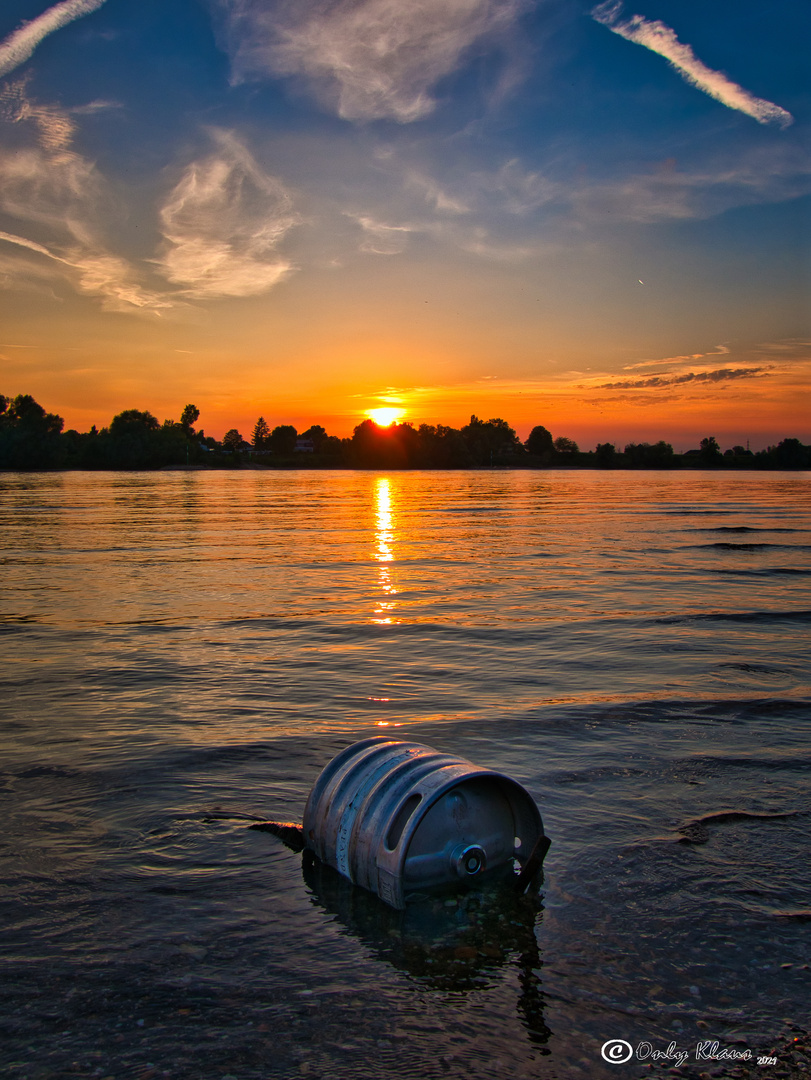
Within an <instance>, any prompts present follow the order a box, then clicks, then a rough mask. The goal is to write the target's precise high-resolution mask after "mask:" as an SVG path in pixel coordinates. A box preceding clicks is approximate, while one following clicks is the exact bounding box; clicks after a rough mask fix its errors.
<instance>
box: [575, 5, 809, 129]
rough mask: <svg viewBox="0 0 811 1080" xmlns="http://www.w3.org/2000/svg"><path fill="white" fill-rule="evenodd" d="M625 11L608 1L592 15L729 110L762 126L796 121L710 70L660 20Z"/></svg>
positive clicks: (595, 9) (783, 124)
mask: <svg viewBox="0 0 811 1080" xmlns="http://www.w3.org/2000/svg"><path fill="white" fill-rule="evenodd" d="M621 11H622V4H621V3H620V2H619V0H607V2H606V3H603V4H598V5H597V7H595V8H594V9H593V10H592V13H591V14H592V16H593V18H594V19H596V20H597V22H598V23H601V24H602V25H603V26H607V27H608V29H609V30H611V31H612V32H613V33H615V34H619V36H620V37H623V38H625V39H626V40H627V41H633V42H635V43H636V44H637V45H643V46H644V47H645V48H646V49H650V50H651V52H655V53H658V54H659V56H663V57H664V58H665V59H666V60H667V61H668V62H669V63H670V65H671V66H672V67H674V68H675V69H676V71H678V73H679V74H680V75H681V77H682V78H683V79H685V80H686V81H687V82H688V83H691V84H692V85H693V86H697V87H698V89H699V90H703V91H704V93H705V94H709V96H710V97H712V98H715V100H716V101H720V102H721V103H722V104H723V105H726V106H727V108H729V109H737V110H738V112H742V113H746V115H747V116H751V117H752V118H753V119H755V120H757V122H758V123H759V124H771V123H775V124H778V125H779V126H780V127H783V128H784V127H788V125H789V124H791V123H792V122H793V120H794V117H793V116H792V115H791V113H790V112H787V111H786V109H782V108H781V107H780V106H779V105H774V104H773V103H772V102H771V101H765V100H764V99H763V98H758V97H755V96H754V94H750V93H749V91H748V90H744V89H743V87H742V86H738V84H737V83H734V82H733V81H732V80H731V79H728V78H727V76H726V75H724V74H723V73H722V72H720V71H713V69H712V68H709V67H707V65H706V64H704V63H702V62H701V60H699V59H698V57H697V56H696V55H695V53H694V52H693V50H692V49H691V48H690V46H689V45H684V44H682V42H680V41H679V39H678V38H677V37H676V34H675V33H674V31H673V30H671V29H670V27H669V26H666V25H665V23H663V22H660V21H659V20H656V21H654V22H649V21H648V20H647V19H645V18H644V17H643V16H642V15H632V16H631V18H630V19H625V20H621V19H620V13H621Z"/></svg>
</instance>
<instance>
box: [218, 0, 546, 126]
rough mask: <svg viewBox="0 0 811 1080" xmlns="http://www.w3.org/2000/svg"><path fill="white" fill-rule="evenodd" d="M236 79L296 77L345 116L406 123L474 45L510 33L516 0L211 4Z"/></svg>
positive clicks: (240, 0) (226, 0) (420, 113)
mask: <svg viewBox="0 0 811 1080" xmlns="http://www.w3.org/2000/svg"><path fill="white" fill-rule="evenodd" d="M220 6H221V7H222V9H223V10H224V11H225V13H226V17H227V37H228V44H229V51H230V53H231V57H232V63H233V71H234V77H235V79H236V80H237V81H242V80H244V79H248V78H255V77H257V76H259V77H266V76H268V75H275V76H278V75H282V76H293V77H298V78H302V79H304V80H305V82H306V83H307V84H308V85H309V86H310V88H311V89H312V91H313V92H314V93H315V96H316V97H317V98H318V99H319V100H320V101H321V102H322V104H325V105H326V106H327V107H329V108H330V109H332V110H334V111H335V112H337V114H338V115H339V116H341V117H343V119H345V120H360V121H363V120H375V119H391V120H396V121H398V122H400V123H409V122H411V121H414V120H419V119H420V118H422V117H424V116H427V115H428V114H429V113H431V112H432V111H433V109H434V108H435V106H436V101H435V98H434V97H433V94H432V92H433V89H434V87H435V86H436V84H437V82H438V81H439V80H440V79H442V78H444V77H445V76H447V75H449V74H451V72H453V71H455V70H456V69H457V68H458V67H459V66H460V64H461V63H462V61H463V58H464V55H465V53H466V52H467V51H468V50H469V49H470V48H471V46H473V45H474V44H475V43H476V42H479V41H481V40H483V39H490V40H492V39H493V38H494V37H496V36H497V35H499V34H501V33H503V32H504V31H505V30H507V29H508V28H509V27H511V26H512V25H513V24H514V22H515V20H516V18H517V16H518V14H519V13H520V12H521V11H522V10H524V8H525V6H526V5H525V3H524V0H408V2H407V3H404V2H403V0H277V2H276V3H272V4H268V3H267V2H266V0H220Z"/></svg>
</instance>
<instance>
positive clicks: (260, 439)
mask: <svg viewBox="0 0 811 1080" xmlns="http://www.w3.org/2000/svg"><path fill="white" fill-rule="evenodd" d="M269 440H270V428H269V427H268V425H267V421H266V420H265V418H264V416H260V417H259V419H258V420H257V421H256V423H255V424H254V428H253V438H252V439H251V442H252V443H253V448H254V450H267V449H268V446H269Z"/></svg>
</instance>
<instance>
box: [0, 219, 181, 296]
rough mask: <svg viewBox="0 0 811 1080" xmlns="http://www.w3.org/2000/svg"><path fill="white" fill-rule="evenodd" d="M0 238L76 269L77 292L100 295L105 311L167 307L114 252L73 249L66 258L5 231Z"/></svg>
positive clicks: (0, 233)
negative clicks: (136, 280)
mask: <svg viewBox="0 0 811 1080" xmlns="http://www.w3.org/2000/svg"><path fill="white" fill-rule="evenodd" d="M0 241H5V242H6V243H8V244H15V245H16V246H17V247H21V248H25V249H27V250H28V251H33V252H36V254H38V255H44V256H45V257H46V258H48V259H51V260H53V261H54V262H58V263H61V264H62V265H63V266H67V267H70V269H71V270H75V271H77V272H78V273H77V274H76V275H73V276H74V277H76V279H77V285H78V288H79V290H80V292H84V293H87V294H88V295H90V296H99V297H101V298H102V301H103V306H104V307H105V308H106V309H107V310H108V311H124V312H126V311H131V310H132V309H133V308H144V309H148V310H150V311H153V312H155V313H156V314H157V313H158V311H159V310H160V309H161V308H168V307H171V303H170V302H169V301H167V300H164V299H162V298H161V297H160V296H158V295H157V294H156V293H153V292H150V291H148V290H145V289H143V288H141V286H140V285H138V284H137V283H136V282H135V281H134V280H133V273H132V268H131V267H130V265H129V263H127V262H126V260H124V259H120V258H118V257H117V256H115V255H110V254H108V253H106V252H103V251H96V252H90V251H83V250H81V249H79V248H75V249H73V251H72V254H71V256H70V257H65V256H62V255H57V254H56V253H55V252H53V251H50V250H49V249H48V248H47V247H45V246H44V245H43V244H38V243H36V241H33V240H28V239H26V237H24V236H15V235H14V234H13V233H7V232H0Z"/></svg>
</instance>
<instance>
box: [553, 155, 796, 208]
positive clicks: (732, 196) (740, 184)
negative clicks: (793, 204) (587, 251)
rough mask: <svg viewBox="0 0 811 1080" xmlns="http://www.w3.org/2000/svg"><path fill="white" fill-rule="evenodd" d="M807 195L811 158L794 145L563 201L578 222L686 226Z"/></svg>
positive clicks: (607, 184)
mask: <svg viewBox="0 0 811 1080" xmlns="http://www.w3.org/2000/svg"><path fill="white" fill-rule="evenodd" d="M809 191H811V159H809V156H808V154H807V152H805V151H804V150H803V149H801V148H799V147H797V146H792V145H787V144H786V145H781V146H776V147H775V146H771V147H756V148H754V149H750V150H748V151H746V152H745V153H743V154H741V155H740V156H738V157H737V159H730V158H729V156H728V155H726V156H724V157H720V156H719V157H716V158H715V159H705V160H704V161H703V162H702V163H701V167H700V168H685V169H683V170H682V169H679V168H677V166H676V163H675V162H666V163H663V165H662V167H660V168H657V169H656V170H655V171H652V172H650V173H647V174H637V175H631V176H626V177H623V178H620V179H616V180H608V181H604V182H602V183H599V182H598V183H591V184H583V185H582V186H579V187H577V186H576V187H574V188H573V189H572V190H571V191H570V192H569V193H568V194H567V195H566V196H565V198H566V199H567V200H568V201H569V202H570V203H571V206H572V209H573V210H574V213H575V217H576V218H577V219H578V220H580V221H584V220H586V221H592V222H593V221H596V220H602V221H607V222H625V221H628V222H634V223H638V224H650V223H654V222H659V221H679V220H683V221H688V220H691V219H696V218H699V219H700V218H709V217H713V216H714V215H716V214H719V213H723V212H725V211H727V210H730V209H732V208H733V207H739V206H752V205H757V204H759V203H769V202H782V201H784V200H788V199H794V198H798V197H800V196H804V195H807V194H808V193H809Z"/></svg>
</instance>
